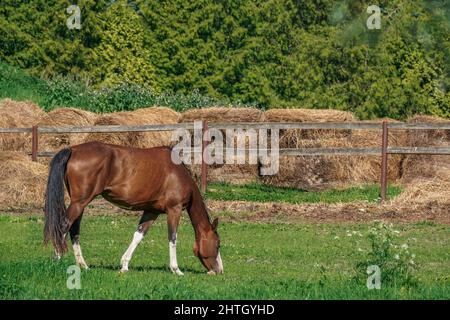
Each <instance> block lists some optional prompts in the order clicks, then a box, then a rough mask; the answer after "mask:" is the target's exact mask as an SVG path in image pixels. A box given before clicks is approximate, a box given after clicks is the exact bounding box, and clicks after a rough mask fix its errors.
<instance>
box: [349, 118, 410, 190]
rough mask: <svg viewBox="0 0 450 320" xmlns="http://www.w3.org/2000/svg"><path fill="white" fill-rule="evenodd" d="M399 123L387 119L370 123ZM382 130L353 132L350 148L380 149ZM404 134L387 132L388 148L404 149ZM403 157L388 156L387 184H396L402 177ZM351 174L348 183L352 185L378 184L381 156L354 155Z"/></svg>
mask: <svg viewBox="0 0 450 320" xmlns="http://www.w3.org/2000/svg"><path fill="white" fill-rule="evenodd" d="M383 121H386V122H388V123H389V122H390V123H392V122H399V121H396V120H393V119H389V118H383V119H376V120H370V121H362V122H370V123H379V124H380V125H381V123H382V122H383ZM381 140H382V130H381V129H376V130H353V131H352V135H351V139H350V142H351V146H352V147H354V148H371V147H377V148H381ZM406 140H407V139H406V132H405V131H404V130H393V129H391V130H389V134H388V146H389V147H405V146H407V144H406ZM403 160H404V156H403V155H389V156H388V182H389V183H396V182H398V181H399V179H400V178H401V175H402V163H403ZM351 161H352V166H353V169H352V172H351V177H350V181H349V182H353V183H378V182H379V181H380V177H381V156H380V155H356V156H353V157H352V158H351Z"/></svg>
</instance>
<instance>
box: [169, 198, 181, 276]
mask: <svg viewBox="0 0 450 320" xmlns="http://www.w3.org/2000/svg"><path fill="white" fill-rule="evenodd" d="M182 210H183V208H182V207H181V205H177V206H174V207H172V208H170V209H168V210H167V229H168V236H169V257H170V270H171V271H172V272H173V273H175V274H176V275H178V276H182V275H183V272H181V270H180V268H178V262H177V228H178V224H179V223H180V218H181V212H182Z"/></svg>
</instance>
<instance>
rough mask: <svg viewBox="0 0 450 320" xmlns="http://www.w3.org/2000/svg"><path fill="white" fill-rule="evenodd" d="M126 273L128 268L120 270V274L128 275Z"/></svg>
mask: <svg viewBox="0 0 450 320" xmlns="http://www.w3.org/2000/svg"><path fill="white" fill-rule="evenodd" d="M126 272H128V268H127V269H125V268H122V269H120V273H126Z"/></svg>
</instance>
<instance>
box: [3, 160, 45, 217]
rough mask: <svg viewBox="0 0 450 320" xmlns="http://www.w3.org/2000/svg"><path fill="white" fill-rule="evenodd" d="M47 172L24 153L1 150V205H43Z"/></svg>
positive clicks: (21, 206) (10, 206)
mask: <svg viewBox="0 0 450 320" xmlns="http://www.w3.org/2000/svg"><path fill="white" fill-rule="evenodd" d="M47 173H48V168H47V166H45V165H42V164H40V163H36V162H32V161H31V160H30V159H29V158H28V157H26V156H24V155H23V154H18V153H14V152H0V207H1V208H16V207H17V208H23V207H42V206H43V201H44V194H45V187H46V184H47Z"/></svg>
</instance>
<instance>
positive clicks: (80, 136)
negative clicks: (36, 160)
mask: <svg viewBox="0 0 450 320" xmlns="http://www.w3.org/2000/svg"><path fill="white" fill-rule="evenodd" d="M96 118H97V115H96V114H95V113H93V112H89V111H85V110H81V109H76V108H58V109H54V110H52V111H50V112H49V113H48V117H47V118H46V119H44V120H43V121H41V122H40V123H39V126H42V127H69V126H80V127H81V126H91V125H93V124H94V123H95V120H96ZM86 135H87V134H86V133H58V134H48V133H46V134H42V135H41V136H40V137H39V149H40V150H43V151H58V150H60V149H62V148H65V147H68V146H73V145H77V144H80V143H83V142H84V140H85V139H86Z"/></svg>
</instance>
